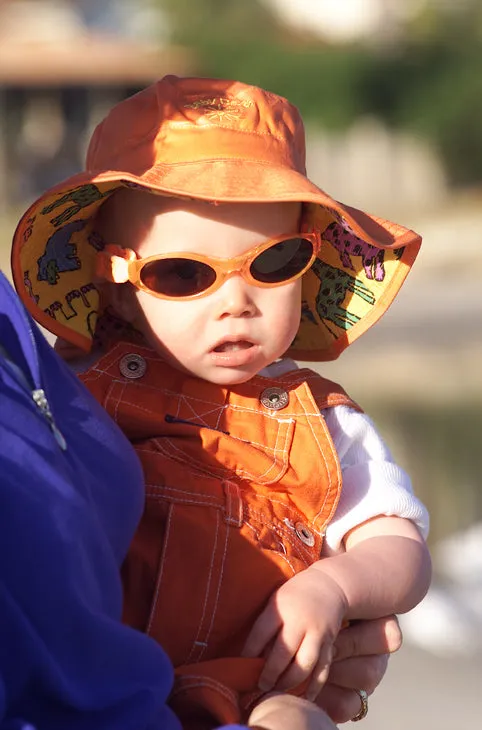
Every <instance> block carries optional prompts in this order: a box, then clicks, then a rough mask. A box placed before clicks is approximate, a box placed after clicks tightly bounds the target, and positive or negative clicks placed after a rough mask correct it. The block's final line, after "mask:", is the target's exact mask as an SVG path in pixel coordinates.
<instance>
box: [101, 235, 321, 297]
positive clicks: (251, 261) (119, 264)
mask: <svg viewBox="0 0 482 730" xmlns="http://www.w3.org/2000/svg"><path fill="white" fill-rule="evenodd" d="M319 247H320V236H319V233H318V232H310V233H300V234H297V235H293V234H289V235H284V236H280V237H279V238H275V239H271V240H269V241H265V242H264V243H262V244H260V245H259V246H256V247H255V248H253V249H251V250H250V251H247V252H246V253H245V254H243V255H242V256H236V257H235V258H232V259H221V258H216V257H214V256H203V255H202V254H197V253H184V252H179V253H175V254H172V253H164V254H158V255H156V256H148V257H147V258H144V259H138V258H137V256H136V253H135V252H134V251H132V249H128V248H121V247H120V246H115V245H110V244H109V245H107V246H106V247H105V249H104V250H103V251H101V252H100V253H99V255H98V259H97V272H96V273H97V275H98V276H100V277H101V278H103V279H107V281H112V282H115V283H116V284H123V283H125V282H127V281H129V282H130V283H131V284H133V285H134V286H135V287H136V288H137V289H141V290H142V291H145V292H148V293H149V294H152V295H153V296H155V297H159V298H160V299H179V300H183V299H195V298H196V297H203V296H207V295H208V294H211V293H212V292H214V291H216V289H219V287H220V286H222V284H223V282H224V281H225V280H226V279H227V278H228V277H229V276H232V275H233V274H240V275H241V276H242V277H243V279H244V280H245V281H246V282H247V283H248V284H252V285H254V286H260V287H267V288H269V287H275V286H282V285H283V284H288V283H289V282H290V281H295V280H296V279H298V278H299V277H300V276H302V275H303V274H304V273H305V271H307V270H308V269H309V268H310V266H311V265H312V263H313V261H314V260H315V258H316V254H317V253H318V250H319Z"/></svg>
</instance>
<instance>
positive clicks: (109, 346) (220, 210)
mask: <svg viewBox="0 0 482 730" xmlns="http://www.w3.org/2000/svg"><path fill="white" fill-rule="evenodd" d="M419 245H420V238H419V236H417V235H416V234H415V233H413V232H412V231H409V230H407V229H404V228H402V227H400V226H397V225H395V224H392V223H388V222H387V221H383V220H381V219H375V218H373V217H370V216H368V215H366V214H364V213H362V212H360V211H357V210H355V209H353V208H350V207H348V206H345V205H342V204H341V203H338V202H337V201H335V200H334V199H333V198H331V197H330V196H329V195H327V194H326V193H324V192H323V191H322V190H321V189H319V188H318V187H317V186H316V185H314V184H313V183H312V182H310V181H309V180H308V178H307V177H306V173H305V140H304V130H303V124H302V120H301V118H300V116H299V113H298V111H297V110H296V108H295V107H293V106H292V105H291V104H289V102H288V101H286V100H285V99H283V98H281V97H279V96H276V95H274V94H272V93H269V92H266V91H263V90H261V89H258V88H256V87H252V86H247V85H245V84H242V83H239V82H232V81H225V80H216V79H181V78H176V77H173V76H168V77H165V78H164V79H162V80H160V81H159V82H157V83H155V84H153V85H152V86H150V87H148V88H147V89H145V90H144V91H142V92H140V93H139V94H137V95H135V96H133V97H131V98H130V99H127V100H126V101H124V102H121V103H120V104H118V105H117V106H116V107H114V109H113V110H112V111H111V113H110V114H109V115H108V117H107V118H106V119H105V120H104V121H103V122H102V123H101V124H100V125H99V126H98V128H97V129H96V131H95V133H94V135H93V138H92V140H91V143H90V147H89V153H88V159H87V171H86V172H84V173H80V174H79V175H77V176H75V177H74V178H71V179H69V180H68V181H66V182H64V183H62V184H60V185H58V186H57V187H56V188H53V189H51V190H50V191H48V192H47V193H45V195H43V196H42V198H41V199H40V200H39V201H37V202H36V203H35V204H34V205H33V206H32V207H31V209H30V210H29V211H27V213H26V214H25V215H24V216H23V218H22V220H21V222H20V224H19V227H18V228H17V231H16V235H15V241H14V253H13V266H14V277H15V281H16V285H17V288H18V290H19V293H20V295H21V296H22V297H23V299H24V301H25V303H26V304H27V306H28V307H29V309H30V311H31V312H32V313H33V315H34V316H35V317H36V318H37V319H38V321H39V322H40V323H41V324H43V325H44V326H46V327H47V328H48V329H50V330H51V331H52V332H54V333H55V334H56V335H58V336H59V337H60V338H62V339H63V340H64V341H67V342H68V343H70V344H71V345H73V346H75V347H76V348H81V349H82V350H84V351H85V352H87V353H89V354H88V356H87V357H84V358H83V359H82V360H81V361H79V362H78V363H77V369H78V370H79V371H83V374H82V379H83V381H84V382H85V383H86V385H87V386H88V387H89V389H90V390H91V391H92V392H93V393H94V395H95V396H96V397H97V398H98V399H99V401H100V402H101V403H102V405H103V406H104V407H105V408H106V410H107V411H108V412H109V413H110V414H111V415H112V417H113V418H114V419H115V420H116V421H117V423H118V424H119V425H120V426H121V428H122V429H123V430H124V432H125V433H126V434H127V436H128V437H129V439H130V440H131V442H132V443H133V444H134V446H135V448H136V450H137V453H138V455H139V458H140V460H141V462H142V464H143V468H144V475H145V481H146V506H145V510H144V515H143V518H142V521H141V524H140V526H139V529H138V531H137V534H136V537H135V539H134V542H133V544H132V546H131V550H130V553H129V555H128V557H127V559H126V561H125V564H124V569H123V581H124V590H125V620H126V621H127V622H128V623H129V624H130V625H132V626H134V627H136V628H138V629H141V630H143V631H146V632H148V633H149V634H150V635H151V636H153V637H154V638H155V639H156V640H158V641H159V642H160V643H161V644H162V645H163V646H164V648H165V649H166V650H167V652H168V653H169V655H170V657H171V659H172V660H173V662H174V665H175V666H176V667H177V674H178V679H177V683H176V686H175V688H174V691H173V694H172V696H171V701H172V703H173V705H174V706H175V707H176V709H177V710H179V708H181V712H182V708H183V707H184V708H186V707H187V706H189V708H190V710H189V712H188V714H189V713H191V715H193V713H194V714H195V710H194V709H193V708H196V707H203V708H207V710H206V711H209V712H212V714H213V715H215V716H216V717H217V719H218V721H224V722H227V721H235V720H239V719H240V717H242V711H243V709H244V708H246V707H248V706H250V704H252V702H253V700H254V699H255V698H257V697H258V696H259V693H261V692H266V691H269V690H271V689H272V688H276V689H278V690H288V689H292V688H294V687H297V688H298V690H297V691H298V692H303V693H304V694H305V695H306V697H307V698H309V699H312V700H315V699H316V697H317V695H318V694H319V692H320V689H321V687H322V686H323V683H324V682H325V680H326V677H327V673H328V670H329V666H330V662H331V660H332V658H333V643H334V640H335V638H336V636H337V634H338V632H339V631H340V629H341V628H342V627H343V626H344V625H345V624H346V622H349V621H350V620H352V619H364V618H376V617H381V616H385V615H388V614H391V613H400V612H404V611H408V610H410V609H411V608H413V607H414V606H415V605H416V604H417V603H418V602H419V601H420V600H421V599H422V598H423V596H424V594H425V592H426V590H427V588H428V585H429V581H430V559H429V555H428V551H427V547H426V544H425V541H424V537H425V535H426V532H427V527H428V524H427V523H428V519H427V515H426V511H425V509H424V507H423V505H421V504H420V502H419V501H418V500H417V499H416V498H415V497H414V496H413V495H412V491H411V486H410V481H409V479H408V477H407V475H406V474H405V473H404V472H403V470H402V469H400V468H399V467H398V466H397V465H396V464H395V463H393V460H392V458H391V456H390V453H389V451H388V449H387V447H386V446H385V445H384V443H383V441H382V440H381V438H380V436H379V435H378V433H377V431H376V430H375V428H374V426H373V424H372V423H371V421H370V420H369V419H368V417H367V416H366V415H365V414H364V413H363V412H362V410H361V408H360V407H359V406H358V405H357V404H356V403H354V402H353V401H352V400H351V399H350V398H349V396H348V395H347V394H346V393H345V391H344V390H343V389H342V388H341V387H340V386H339V385H336V384H335V383H332V382H330V381H328V380H326V379H324V378H322V377H321V376H320V375H318V374H317V373H315V372H314V371H312V370H309V369H305V368H303V369H298V367H297V366H296V364H295V363H294V361H293V360H291V359H290V356H291V357H295V358H297V359H302V360H312V361H314V360H318V361H322V360H328V359H333V358H335V357H337V356H338V355H339V354H340V353H341V351H342V350H343V349H344V348H345V347H346V346H347V345H349V344H350V343H351V342H352V341H353V340H354V339H355V338H356V337H358V336H359V335H360V334H362V333H363V332H364V331H365V330H366V329H367V328H368V327H370V326H371V325H372V324H373V323H374V322H375V321H376V320H377V319H378V318H379V317H380V316H381V315H382V314H383V312H384V311H385V310H386V309H387V307H388V306H389V304H390V303H391V301H392V300H393V298H394V297H395V295H396V293H397V292H398V290H399V288H400V286H401V284H402V283H403V280H404V278H405V276H406V274H407V273H408V271H409V269H410V266H411V264H412V263H413V260H414V258H415V256H416V254H417V252H418V248H419ZM99 292H100V294H99ZM255 658H258V659H255ZM361 697H362V700H363V704H362V710H361V712H360V713H359V716H357V717H356V719H361V717H363V716H364V715H365V714H366V703H365V701H364V697H363V693H361ZM240 708H241V709H240Z"/></svg>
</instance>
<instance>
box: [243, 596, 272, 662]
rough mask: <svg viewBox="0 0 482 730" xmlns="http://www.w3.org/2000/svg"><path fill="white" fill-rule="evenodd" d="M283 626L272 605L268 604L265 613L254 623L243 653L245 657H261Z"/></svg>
mask: <svg viewBox="0 0 482 730" xmlns="http://www.w3.org/2000/svg"><path fill="white" fill-rule="evenodd" d="M280 625H281V620H280V616H279V614H278V612H277V610H276V609H275V608H274V606H273V604H272V603H268V605H267V606H266V608H265V609H264V611H263V612H262V613H261V614H260V615H259V616H258V618H257V619H256V621H255V622H254V626H253V628H252V629H251V631H250V632H249V636H248V638H247V639H246V643H245V645H244V647H243V650H242V652H241V654H242V656H245V657H257V656H261V654H262V653H263V649H265V647H266V646H267V644H268V643H269V642H270V641H271V640H272V639H273V638H274V637H275V636H276V634H277V633H278V631H279V628H280Z"/></svg>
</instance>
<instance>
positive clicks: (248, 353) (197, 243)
mask: <svg viewBox="0 0 482 730" xmlns="http://www.w3.org/2000/svg"><path fill="white" fill-rule="evenodd" d="M112 202H113V204H112V205H111V206H110V208H109V214H108V215H109V220H108V222H107V225H106V226H104V230H103V233H104V237H107V240H108V243H115V244H118V245H120V246H123V247H125V248H132V249H134V250H135V251H136V253H137V255H138V256H139V257H140V258H147V257H148V256H153V255H156V254H161V253H173V254H175V253H179V252H191V253H198V254H203V255H205V256H214V257H217V258H234V257H237V256H240V255H242V254H244V253H246V252H248V251H250V250H251V249H252V248H254V247H256V246H258V245H259V244H261V243H264V242H265V241H266V240H267V239H273V238H277V237H279V236H282V235H283V234H286V233H297V232H299V223H300V214H301V205H300V204H299V203H269V204H264V203H259V204H222V205H212V204H208V203H203V202H197V201H181V200H178V199H168V198H163V197H160V196H155V195H151V194H147V193H137V192H133V191H126V192H125V193H124V192H123V193H120V194H118V195H117V196H115V198H114V199H113V201H112ZM115 297H116V299H117V301H116V302H113V304H114V306H115V308H116V309H117V310H118V311H119V313H120V314H121V315H122V316H123V317H124V318H125V319H128V320H130V321H132V322H134V324H135V325H136V327H137V328H138V329H140V330H141V331H142V332H143V334H144V335H145V336H146V338H147V340H148V341H149V342H150V344H151V345H152V346H153V347H154V348H155V349H156V350H157V351H158V352H159V353H160V354H161V355H162V356H163V357H164V358H165V359H166V360H168V361H169V362H171V363H172V364H173V365H174V366H176V367H178V368H180V369H181V370H184V371H187V372H188V373H190V374H192V375H195V376H197V377H199V378H202V379H204V380H207V381H209V382H212V383H217V384H219V385H234V384H236V383H242V382H245V381H247V380H249V379H250V378H251V377H253V376H254V375H255V374H256V373H257V372H259V371H260V370H261V369H262V368H264V367H265V366H266V365H268V364H270V363H271V362H273V361H274V360H276V359H277V358H279V357H280V356H281V355H283V353H284V352H285V351H286V350H287V349H288V348H289V346H290V344H291V342H292V341H293V338H294V337H295V335H296V333H297V331H298V327H299V323H300V310H301V279H297V280H296V281H294V282H290V283H288V284H282V285H281V286H276V287H273V288H262V287H259V286H256V285H254V284H252V283H248V282H247V281H246V280H245V279H244V278H243V277H242V276H241V275H240V274H238V273H235V274H233V275H231V276H228V277H227V278H226V279H225V280H224V282H223V283H222V285H221V286H220V287H219V288H218V289H217V290H215V291H213V292H212V293H209V294H207V295H205V296H203V297H200V298H199V299H190V300H183V301H175V300H166V299H160V298H158V297H155V296H153V295H152V294H149V293H148V292H145V291H140V290H138V289H136V288H135V287H133V286H131V285H124V286H119V285H115Z"/></svg>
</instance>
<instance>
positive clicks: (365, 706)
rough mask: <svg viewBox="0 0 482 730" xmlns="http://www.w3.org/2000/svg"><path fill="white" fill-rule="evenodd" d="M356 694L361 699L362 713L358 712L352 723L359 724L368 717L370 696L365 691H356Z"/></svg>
mask: <svg viewBox="0 0 482 730" xmlns="http://www.w3.org/2000/svg"><path fill="white" fill-rule="evenodd" d="M355 692H356V693H357V695H358V697H359V698H360V702H361V707H360V712H358V713H357V714H356V715H355V717H352V718H351V721H352V722H358V720H363V719H364V718H365V717H366V716H367V715H368V694H367V693H366V692H365V690H364V689H356V690H355Z"/></svg>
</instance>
